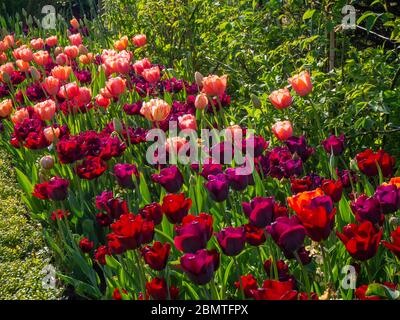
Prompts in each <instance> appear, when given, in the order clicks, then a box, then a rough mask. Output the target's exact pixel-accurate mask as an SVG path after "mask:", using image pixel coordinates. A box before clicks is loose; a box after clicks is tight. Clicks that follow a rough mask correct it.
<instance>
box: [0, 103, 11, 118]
mask: <svg viewBox="0 0 400 320" xmlns="http://www.w3.org/2000/svg"><path fill="white" fill-rule="evenodd" d="M12 110H13V103H12V101H11V99H6V100H4V101H2V102H0V118H7V117H8V116H9V115H10V114H11V112H12Z"/></svg>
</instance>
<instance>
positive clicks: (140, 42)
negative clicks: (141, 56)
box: [132, 34, 147, 47]
mask: <svg viewBox="0 0 400 320" xmlns="http://www.w3.org/2000/svg"><path fill="white" fill-rule="evenodd" d="M132 43H133V44H134V45H135V47H143V46H144V45H146V43H147V38H146V35H145V34H138V35H136V36H134V37H133V38H132Z"/></svg>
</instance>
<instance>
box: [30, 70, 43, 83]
mask: <svg viewBox="0 0 400 320" xmlns="http://www.w3.org/2000/svg"><path fill="white" fill-rule="evenodd" d="M29 71H30V73H31V76H32V78H33V79H35V80H40V78H41V75H40V72H39V71H38V70H37V69H36V68H35V67H30V68H29Z"/></svg>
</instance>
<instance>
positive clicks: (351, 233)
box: [336, 221, 382, 261]
mask: <svg viewBox="0 0 400 320" xmlns="http://www.w3.org/2000/svg"><path fill="white" fill-rule="evenodd" d="M336 234H337V236H338V237H339V239H340V240H341V241H342V242H343V243H344V245H345V246H346V249H347V251H348V252H349V254H350V255H351V256H352V257H353V258H354V259H357V260H361V261H364V260H368V259H370V258H372V257H373V256H374V255H375V254H376V252H377V251H378V246H379V242H380V241H381V238H382V230H379V231H378V230H377V229H375V227H374V226H373V225H372V223H371V222H370V221H364V222H362V223H361V224H359V225H357V224H355V223H351V224H348V225H347V226H345V227H343V233H339V232H336Z"/></svg>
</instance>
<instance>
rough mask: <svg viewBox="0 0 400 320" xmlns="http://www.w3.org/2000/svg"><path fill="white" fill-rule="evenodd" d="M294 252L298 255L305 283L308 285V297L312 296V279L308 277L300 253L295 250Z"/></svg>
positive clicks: (297, 258)
mask: <svg viewBox="0 0 400 320" xmlns="http://www.w3.org/2000/svg"><path fill="white" fill-rule="evenodd" d="M293 254H294V256H295V257H296V260H297V262H298V263H299V265H300V269H301V273H302V274H303V278H304V284H305V286H306V291H307V294H308V298H310V297H311V285H310V279H309V278H308V275H307V271H306V269H305V268H304V266H303V263H302V262H301V259H300V257H299V255H298V253H297V252H296V251H295V252H293Z"/></svg>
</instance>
